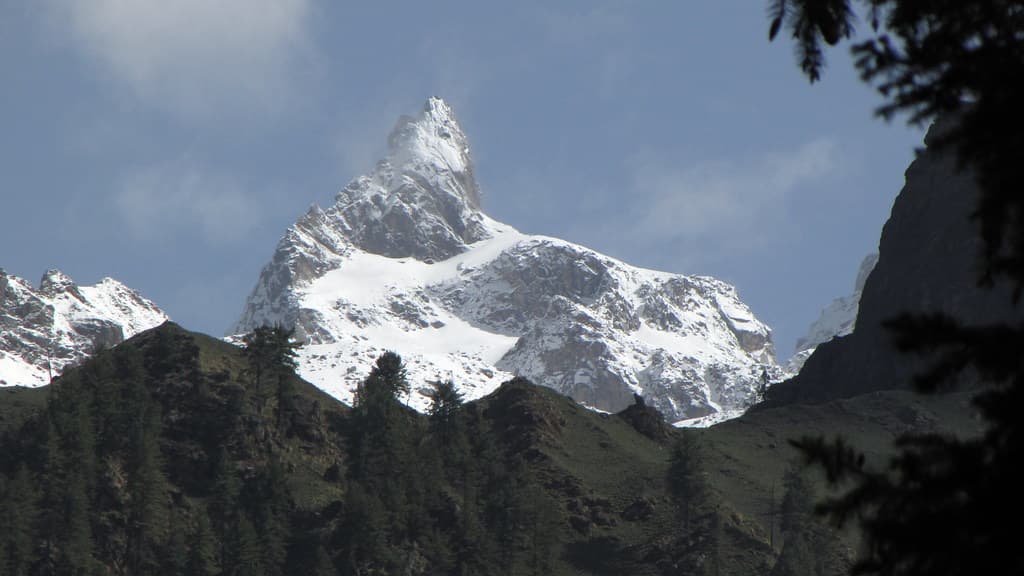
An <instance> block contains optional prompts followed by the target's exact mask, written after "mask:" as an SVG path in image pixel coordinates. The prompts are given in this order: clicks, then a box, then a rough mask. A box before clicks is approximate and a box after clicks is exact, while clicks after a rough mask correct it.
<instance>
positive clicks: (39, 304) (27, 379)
mask: <svg viewBox="0 0 1024 576" xmlns="http://www.w3.org/2000/svg"><path fill="white" fill-rule="evenodd" d="M167 320H168V317H167V315H166V314H165V313H164V312H163V311H162V310H160V309H159V308H157V306H156V305H155V304H153V303H152V302H150V301H149V300H147V299H145V298H143V297H142V296H140V295H139V294H138V292H136V291H134V290H132V289H130V288H128V287H127V286H125V285H124V284H122V283H120V282H118V281H117V280H114V279H112V278H104V279H103V280H101V281H100V282H99V283H97V284H95V285H93V286H79V285H77V284H75V282H74V281H73V280H71V278H69V277H68V276H67V275H65V274H64V273H63V272H61V271H59V270H49V271H47V272H46V273H45V274H44V275H43V278H42V280H41V281H40V283H39V288H38V289H36V288H33V287H32V285H31V284H29V283H28V282H26V281H25V280H23V279H21V278H18V277H17V276H11V275H9V274H7V273H6V272H4V271H3V270H2V269H0V385H20V386H40V385H43V384H48V383H49V382H50V377H51V376H57V375H59V374H60V373H61V372H62V371H63V370H64V369H65V368H67V367H69V366H72V365H74V364H78V363H79V362H81V361H83V360H84V359H86V358H88V357H89V356H90V355H91V354H92V353H93V351H95V350H96V349H98V348H106V347H110V346H115V345H117V344H119V343H121V342H122V341H124V340H125V339H127V338H130V337H132V336H134V335H135V334H138V333H139V332H142V331H144V330H148V329H149V328H153V327H154V326H158V325H160V324H162V323H164V322H166V321H167Z"/></svg>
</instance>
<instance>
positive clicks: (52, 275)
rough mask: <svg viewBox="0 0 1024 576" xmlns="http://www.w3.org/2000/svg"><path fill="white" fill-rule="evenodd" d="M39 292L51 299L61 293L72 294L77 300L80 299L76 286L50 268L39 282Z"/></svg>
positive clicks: (69, 279)
mask: <svg viewBox="0 0 1024 576" xmlns="http://www.w3.org/2000/svg"><path fill="white" fill-rule="evenodd" d="M39 292H40V293H41V294H43V295H45V296H49V297H51V298H52V297H54V296H56V295H58V294H61V293H70V294H74V295H75V296H76V297H77V298H78V299H79V300H81V298H82V295H81V293H80V292H79V291H78V285H77V284H75V282H74V281H73V280H72V279H71V278H69V277H68V275H67V274H64V273H63V272H61V271H60V270H57V269H56V268H51V269H49V270H47V271H46V273H45V274H43V278H42V280H40V281H39Z"/></svg>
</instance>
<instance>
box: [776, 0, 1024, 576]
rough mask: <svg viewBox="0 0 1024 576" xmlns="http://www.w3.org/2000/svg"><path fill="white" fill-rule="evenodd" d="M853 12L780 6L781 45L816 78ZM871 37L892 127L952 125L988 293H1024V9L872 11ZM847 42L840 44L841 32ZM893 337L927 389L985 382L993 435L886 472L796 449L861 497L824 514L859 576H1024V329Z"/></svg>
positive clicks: (867, 43) (834, 450)
mask: <svg viewBox="0 0 1024 576" xmlns="http://www.w3.org/2000/svg"><path fill="white" fill-rule="evenodd" d="M851 4H852V2H851V0H828V1H825V2H818V1H812V0H773V2H772V3H771V8H770V10H771V18H772V23H771V30H770V32H769V36H770V37H774V36H775V34H777V33H778V31H779V29H780V28H781V26H782V25H783V24H788V25H789V27H790V29H791V30H792V31H793V36H794V38H795V39H796V41H797V46H798V49H799V51H800V53H801V54H802V55H804V56H805V57H804V58H803V59H802V61H801V66H802V68H803V69H804V71H805V72H806V73H807V74H808V76H809V77H810V79H811V80H812V81H814V80H817V79H818V77H819V73H820V70H821V67H822V63H823V59H822V58H821V41H825V42H826V43H830V44H831V43H835V41H837V40H838V39H839V37H853V36H854V26H853V24H854V22H855V20H856V15H855V12H854V11H853V10H852V9H851ZM861 4H862V5H863V6H864V8H865V14H866V17H867V19H868V22H869V24H870V28H871V30H872V33H871V35H870V37H869V38H867V39H866V40H862V41H860V42H857V43H855V44H854V45H853V48H852V50H853V54H854V56H855V58H856V66H857V68H858V70H859V71H860V73H861V76H862V78H863V79H864V80H865V81H866V82H869V83H872V84H874V85H875V86H876V87H877V89H878V90H879V92H880V93H881V95H882V96H883V98H884V101H885V102H884V104H883V105H882V106H881V107H880V108H879V110H878V112H879V114H881V115H882V116H884V117H886V118H890V117H892V116H893V115H894V114H896V113H901V112H905V113H907V114H909V119H910V121H911V122H916V123H924V122H931V121H940V122H944V123H945V126H943V130H942V134H941V136H940V138H939V139H938V142H937V146H938V147H939V148H950V149H952V150H953V151H955V152H956V154H957V157H958V159H959V161H960V164H961V167H962V168H963V169H965V170H968V171H969V172H970V173H971V174H972V175H973V176H974V177H975V178H976V179H977V182H978V184H979V186H980V188H981V198H980V201H979V204H978V206H977V210H976V212H975V213H974V218H975V219H976V220H977V222H978V225H979V234H980V237H981V238H982V239H983V241H984V253H983V254H980V255H979V257H980V263H981V266H980V269H981V270H982V274H981V282H980V288H979V289H985V288H988V287H991V286H992V285H994V284H997V283H1000V282H1005V283H1008V284H1009V285H1010V286H1012V287H1013V288H1014V296H1013V297H1014V301H1015V302H1016V301H1017V300H1018V299H1019V296H1020V294H1021V290H1022V288H1024V186H1022V185H1021V181H1020V176H1019V170H1020V165H1021V161H1022V160H1024V109H1022V108H1021V106H1020V102H1021V101H1022V100H1024V4H1022V3H1021V2H1019V1H1016V0H1010V1H1002V0H942V1H933V2H915V1H909V0H862V2H861ZM834 32H836V33H837V34H835V33H834ZM889 327H890V328H891V329H892V330H893V332H894V334H895V335H896V340H897V344H898V346H899V347H900V348H901V349H903V350H905V351H907V352H915V353H924V354H929V355H931V357H932V358H934V359H935V360H934V364H933V367H932V369H930V370H929V371H927V372H926V373H924V374H922V375H921V376H920V377H919V378H918V381H917V387H918V389H919V390H921V391H924V392H934V391H936V390H941V389H944V388H945V387H948V386H950V385H952V384H953V383H954V381H955V380H956V379H957V377H958V376H961V375H963V374H964V373H965V372H966V373H969V374H970V375H971V378H968V380H977V379H978V378H979V377H980V379H981V380H982V384H981V385H980V386H979V387H980V388H981V390H982V391H981V392H980V393H979V394H978V396H977V398H976V405H977V406H978V408H979V410H980V412H981V414H982V416H983V417H984V418H985V422H986V424H987V426H988V429H987V432H986V433H985V435H984V437H982V438H978V439H972V440H963V439H957V438H949V437H942V436H937V435H911V436H907V437H905V438H903V439H902V440H901V441H900V442H899V443H898V445H897V449H898V452H897V454H896V456H894V457H893V458H892V459H891V460H890V462H889V465H888V469H887V470H876V469H873V468H871V467H869V466H867V465H866V464H865V462H864V458H863V457H862V456H861V455H860V454H859V453H858V452H857V451H856V450H855V449H853V448H852V447H851V446H849V445H848V444H847V443H846V442H844V441H843V440H842V439H836V440H834V441H831V442H830V441H826V440H824V439H822V438H804V439H802V440H800V441H798V442H796V443H795V445H796V446H797V447H798V448H799V449H800V450H801V451H803V453H804V454H805V455H806V456H807V458H808V460H810V461H812V462H816V463H818V464H819V465H820V466H821V467H822V468H823V469H824V470H825V471H826V473H827V475H828V477H829V479H830V480H831V481H832V482H833V483H838V484H841V485H843V486H852V488H850V489H849V490H848V491H847V492H845V493H843V494H841V495H840V496H838V497H835V498H832V499H830V500H827V501H826V502H825V503H824V504H822V506H821V507H820V509H821V511H823V512H826V513H828V514H830V515H831V517H832V518H833V519H834V520H835V521H837V522H839V523H843V522H846V521H849V520H853V519H857V520H859V521H860V523H861V525H862V526H863V529H864V541H865V547H866V553H865V555H864V556H863V558H862V559H861V561H860V562H859V564H858V565H857V566H856V570H855V571H857V572H860V573H872V574H886V575H888V574H891V575H903V574H935V575H942V574H950V575H952V574H967V573H974V574H984V573H990V572H992V573H995V572H999V573H1022V572H1024V553H1022V552H1021V548H1020V547H1019V546H1018V545H1017V544H1016V543H1015V541H1014V538H1013V537H1012V535H1011V532H1008V531H1006V530H1005V529H1004V528H1003V526H1007V525H1011V524H1012V523H1013V522H1015V520H1016V519H1017V518H1018V517H1019V515H1020V513H1021V512H1022V511H1024V501H1022V500H1024V499H1022V496H1021V492H1020V486H1021V485H1022V481H1024V477H1022V476H1021V474H1020V473H1019V472H1018V469H1019V466H1017V463H1018V462H1020V461H1021V457H1022V455H1024V450H1022V441H1021V435H1022V433H1021V429H1020V428H1021V426H1020V422H1021V421H1020V418H1019V414H1020V413H1021V412H1022V409H1024V355H1022V354H1021V350H1022V346H1021V343H1022V342H1024V327H1021V326H1007V325H991V326H963V325H961V324H960V323H958V322H957V321H956V320H955V319H953V318H949V317H946V316H941V315H925V316H904V317H902V318H897V319H893V320H892V321H891V322H890V323H889Z"/></svg>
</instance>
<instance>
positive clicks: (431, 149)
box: [387, 97, 480, 210]
mask: <svg viewBox="0 0 1024 576" xmlns="http://www.w3.org/2000/svg"><path fill="white" fill-rule="evenodd" d="M388 149H389V151H388V159H387V162H388V163H389V164H390V165H391V166H392V167H394V168H395V169H397V170H398V171H399V172H402V173H410V174H418V173H421V172H424V171H426V172H429V173H433V174H437V175H447V174H450V175H451V176H453V177H454V178H455V182H454V183H455V184H456V185H457V186H456V188H457V189H451V190H446V192H453V193H458V194H459V195H460V196H463V197H464V199H465V200H466V202H467V203H468V204H469V205H470V207H472V208H473V209H477V210H479V209H480V189H479V187H478V186H477V183H476V179H475V178H474V177H473V162H472V161H471V160H470V157H469V141H468V140H467V138H466V134H465V133H464V132H463V131H462V127H461V126H459V123H458V121H457V120H456V119H455V114H454V113H453V112H452V109H451V106H449V105H448V103H447V102H445V101H444V100H442V99H440V98H437V97H432V98H430V99H429V100H427V103H426V104H425V105H424V106H423V111H422V112H421V113H420V115H419V116H418V117H416V118H413V117H411V116H402V117H401V118H399V120H398V122H397V123H396V124H395V128H394V129H393V130H392V131H391V135H390V136H389V137H388Z"/></svg>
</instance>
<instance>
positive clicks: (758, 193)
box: [631, 138, 839, 253]
mask: <svg viewBox="0 0 1024 576" xmlns="http://www.w3.org/2000/svg"><path fill="white" fill-rule="evenodd" d="M837 169H839V154H838V147H837V145H836V143H835V142H834V141H832V140H830V139H824V138H823V139H817V140H813V141H811V142H808V143H806V144H804V145H803V146H800V147H799V148H797V149H795V150H791V151H787V152H783V153H772V154H765V155H763V156H761V157H760V158H757V159H755V160H753V161H750V162H748V163H744V164H739V163H736V162H715V163H707V164H702V165H698V166H695V167H690V168H686V169H682V170H673V169H671V168H665V167H664V165H662V164H660V163H658V162H652V161H648V162H640V163H639V164H638V167H637V170H636V171H635V174H636V176H635V178H634V182H633V185H632V189H631V192H632V193H631V197H632V198H635V199H637V200H638V201H639V202H638V204H637V205H639V206H641V208H640V210H639V214H638V217H637V218H636V219H635V220H634V221H635V222H636V227H635V230H634V238H635V239H636V240H638V241H639V242H640V243H642V244H648V245H649V244H655V243H661V244H664V243H678V244H682V245H698V246H702V247H710V248H711V249H712V250H714V251H716V252H720V253H727V252H732V253H735V252H736V251H737V250H744V249H749V248H750V247H752V246H754V245H756V244H757V243H760V242H764V241H766V240H768V239H770V238H771V237H773V236H780V235H781V234H784V233H785V227H786V226H787V225H788V224H789V218H790V216H789V215H790V213H791V208H792V205H793V203H795V202H799V201H800V197H801V195H803V194H807V193H809V192H810V191H811V185H812V184H814V183H815V182H817V181H819V180H821V179H822V178H823V177H825V176H826V175H828V174H830V173H833V172H835V171H836V170H837Z"/></svg>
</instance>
